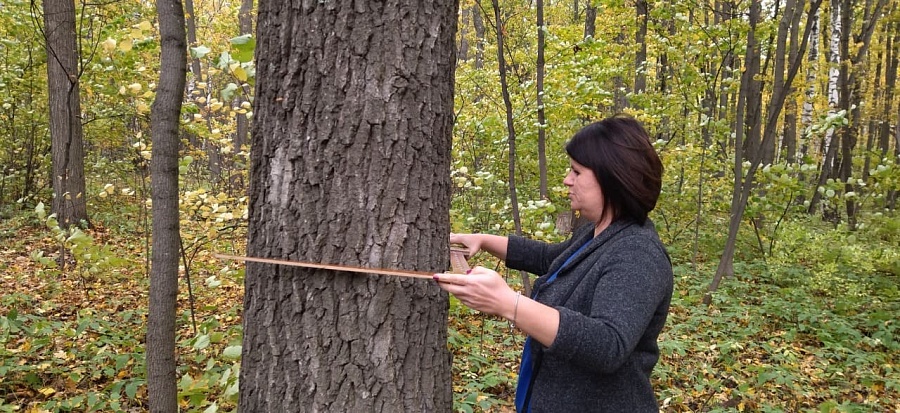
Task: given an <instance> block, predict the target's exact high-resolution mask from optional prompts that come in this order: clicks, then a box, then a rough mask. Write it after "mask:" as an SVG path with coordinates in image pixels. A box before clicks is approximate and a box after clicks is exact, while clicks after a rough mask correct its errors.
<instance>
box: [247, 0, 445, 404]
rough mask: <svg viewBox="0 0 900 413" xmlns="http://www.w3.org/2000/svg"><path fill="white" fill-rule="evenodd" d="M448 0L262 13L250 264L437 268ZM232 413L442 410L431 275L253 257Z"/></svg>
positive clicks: (440, 337)
mask: <svg viewBox="0 0 900 413" xmlns="http://www.w3.org/2000/svg"><path fill="white" fill-rule="evenodd" d="M456 18H457V3H456V1H447V0H443V1H441V0H437V1H435V0H432V1H421V2H415V3H407V2H398V1H387V2H348V1H345V2H302V3H291V2H281V1H275V0H263V1H260V2H259V10H258V21H257V27H258V29H257V38H258V39H257V49H256V67H257V87H256V95H255V96H256V97H255V101H254V113H255V114H256V117H255V121H254V122H253V125H252V132H251V134H252V139H253V142H252V144H251V145H252V148H251V171H250V216H249V229H248V232H249V235H248V237H249V239H248V246H247V252H248V255H252V256H259V257H272V258H285V259H292V260H300V261H316V262H326V263H342V264H351V265H358V266H369V267H391V268H398V269H416V270H421V271H443V270H445V269H446V268H447V265H448V245H447V238H448V235H449V234H448V232H449V217H448V212H449V206H450V176H449V172H450V148H451V146H450V141H451V133H452V125H453V118H452V116H453V74H454V67H455V54H456V52H455V46H454V36H455V32H456ZM245 287H246V288H245V298H244V316H243V322H244V341H243V354H242V362H241V377H240V383H241V384H240V386H241V388H240V409H241V410H242V411H247V412H257V411H297V410H298V409H300V407H301V406H302V408H303V409H304V410H305V411H449V410H450V409H451V408H452V392H451V387H450V355H449V353H448V349H447V343H446V339H447V310H448V302H447V296H446V295H445V294H443V293H441V291H440V290H439V288H437V286H436V285H435V284H433V283H432V282H430V281H429V280H416V279H406V278H398V277H385V276H374V275H369V276H367V275H358V274H351V273H344V272H335V271H327V270H312V269H299V268H296V267H286V266H273V265H267V264H252V263H251V264H249V265H248V267H247V273H246V279H245Z"/></svg>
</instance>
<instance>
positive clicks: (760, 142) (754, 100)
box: [703, 0, 822, 304]
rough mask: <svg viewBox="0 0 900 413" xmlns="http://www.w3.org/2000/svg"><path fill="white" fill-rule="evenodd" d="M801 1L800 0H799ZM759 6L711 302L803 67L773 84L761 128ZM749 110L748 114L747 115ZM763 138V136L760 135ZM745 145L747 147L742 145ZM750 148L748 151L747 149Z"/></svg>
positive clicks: (792, 67) (795, 65) (794, 66)
mask: <svg viewBox="0 0 900 413" xmlns="http://www.w3.org/2000/svg"><path fill="white" fill-rule="evenodd" d="M821 2H822V0H815V1H814V2H813V3H812V4H811V5H810V10H809V19H808V21H807V25H806V31H805V32H804V34H803V37H802V39H803V41H802V43H801V45H800V50H799V52H798V54H797V56H800V55H802V54H803V53H804V52H805V50H806V46H807V44H808V42H809V34H810V32H811V30H812V25H810V24H809V22H810V21H811V20H812V19H813V16H814V14H815V12H816V10H818V8H819V6H820V5H821ZM798 3H799V2H798ZM759 9H760V2H759V0H754V1H752V2H751V5H750V14H749V16H750V29H749V31H748V35H747V52H746V55H745V61H746V62H747V70H746V71H744V74H743V76H742V78H741V92H740V93H741V95H742V96H746V98H743V97H742V98H739V103H738V113H737V116H738V119H739V120H740V119H744V123H745V125H746V129H747V130H748V132H747V137H746V140H745V142H744V144H741V143H740V142H735V155H734V193H733V194H732V200H731V219H730V221H729V225H728V238H727V239H726V241H725V248H724V251H723V253H722V257H721V258H720V259H719V266H718V268H717V269H716V274H715V276H714V277H713V280H712V282H711V283H710V285H709V289H708V293H707V294H706V296H704V298H703V302H704V303H706V304H710V303H711V302H712V296H711V295H712V293H714V292H715V291H716V290H717V289H718V286H719V283H720V282H721V280H722V278H723V277H724V276H726V275H727V276H731V275H733V274H734V264H733V262H734V252H735V246H736V244H737V235H738V231H739V229H740V224H741V220H742V219H743V215H744V211H745V210H746V208H747V202H748V201H749V199H750V193H751V191H752V190H753V188H754V186H755V180H754V177H755V174H756V171H757V169H758V168H759V166H760V164H761V163H762V161H763V159H764V157H765V149H764V148H766V147H769V146H770V145H774V142H775V138H776V133H775V131H776V130H777V127H776V126H777V124H778V118H779V117H780V115H781V111H782V109H783V108H784V102H785V99H786V96H787V91H788V90H789V89H790V85H791V84H792V83H793V81H794V78H795V77H796V75H797V72H798V71H799V68H800V59H799V58H797V56H795V58H796V60H793V61H790V62H788V70H787V75H786V76H785V78H784V81H783V83H781V84H776V85H774V87H773V91H772V95H771V97H770V101H769V104H768V106H767V107H768V108H769V112H768V113H767V114H766V122H765V129H761V128H760V121H759V119H758V117H759V116H761V113H760V108H761V106H762V95H761V90H760V87H759V86H760V85H759V81H758V80H756V77H757V75H758V74H759V67H760V66H759V53H758V51H757V50H755V49H756V47H757V46H756V45H757V43H756V38H755V32H756V25H757V23H758V21H759ZM799 9H802V7H801V6H800V5H798V10H799ZM745 113H746V116H745V115H744V114H745ZM741 135H742V133H741V130H740V129H738V130H737V133H736V139H739V138H740V137H741ZM760 138H761V139H760ZM741 148H743V150H742V149H741ZM744 152H746V153H744ZM744 160H746V161H749V164H750V165H749V167H748V168H747V173H746V177H744V176H742V174H743V173H742V171H743V164H744Z"/></svg>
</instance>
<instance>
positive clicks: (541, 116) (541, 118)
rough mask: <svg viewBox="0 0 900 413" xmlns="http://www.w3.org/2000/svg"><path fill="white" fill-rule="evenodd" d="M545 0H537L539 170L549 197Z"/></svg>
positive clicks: (543, 194)
mask: <svg viewBox="0 0 900 413" xmlns="http://www.w3.org/2000/svg"><path fill="white" fill-rule="evenodd" d="M544 24H545V23H544V0H537V27H538V40H537V74H536V75H537V82H536V83H537V118H538V171H539V175H540V186H539V190H538V193H539V194H540V197H541V199H548V198H549V194H548V190H547V143H546V142H547V117H546V115H545V111H544V37H545V36H544V31H545V30H546V27H544Z"/></svg>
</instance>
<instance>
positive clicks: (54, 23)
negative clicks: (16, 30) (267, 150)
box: [43, 0, 90, 228]
mask: <svg viewBox="0 0 900 413" xmlns="http://www.w3.org/2000/svg"><path fill="white" fill-rule="evenodd" d="M43 8H44V9H43V10H44V34H45V36H46V39H45V40H46V41H47V89H48V95H49V108H50V138H51V142H52V143H51V154H52V158H53V209H52V211H53V213H55V214H56V217H57V220H58V221H59V225H60V226H62V227H63V228H68V227H69V226H71V225H84V226H90V221H89V219H88V213H87V205H86V203H85V198H86V194H85V193H84V191H85V180H84V143H83V139H84V133H83V130H82V125H81V95H80V92H79V83H78V82H79V79H80V77H81V72H80V68H79V62H78V59H79V55H80V54H79V51H78V45H77V42H76V29H75V2H74V1H71V0H44V3H43Z"/></svg>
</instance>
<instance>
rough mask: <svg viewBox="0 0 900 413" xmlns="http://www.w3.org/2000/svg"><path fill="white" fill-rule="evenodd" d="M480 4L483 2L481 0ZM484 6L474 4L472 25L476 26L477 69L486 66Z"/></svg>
mask: <svg viewBox="0 0 900 413" xmlns="http://www.w3.org/2000/svg"><path fill="white" fill-rule="evenodd" d="M478 4H481V2H480V1H479V2H478ZM482 10H484V8H482V7H478V6H472V26H474V27H475V69H479V70H480V69H483V68H484V16H483V15H482V14H481V12H482Z"/></svg>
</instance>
